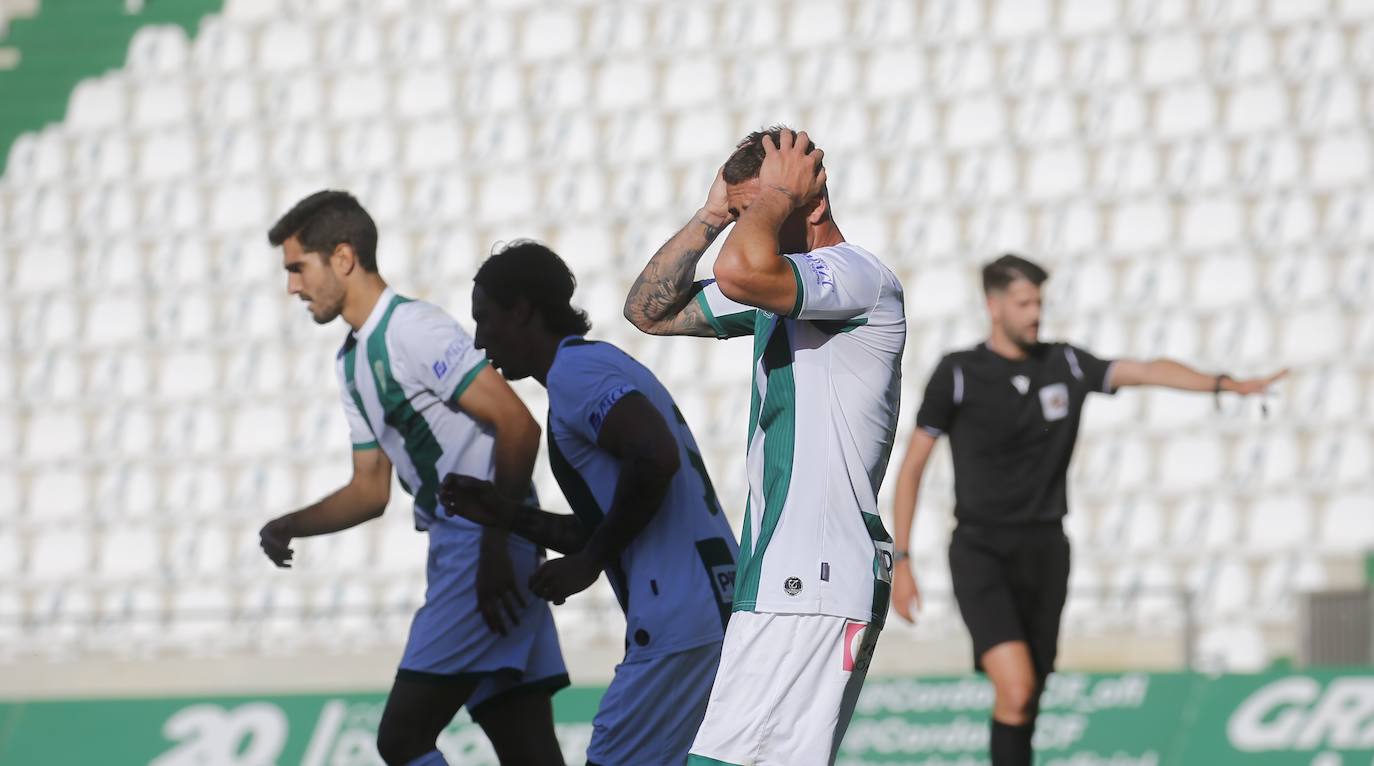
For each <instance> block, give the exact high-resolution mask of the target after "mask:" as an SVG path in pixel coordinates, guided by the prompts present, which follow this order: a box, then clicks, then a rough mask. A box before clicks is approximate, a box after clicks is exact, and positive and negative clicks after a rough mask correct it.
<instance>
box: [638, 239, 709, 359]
mask: <svg viewBox="0 0 1374 766" xmlns="http://www.w3.org/2000/svg"><path fill="white" fill-rule="evenodd" d="M722 228H723V227H721V226H718V225H715V224H713V223H711V222H709V221H707V220H705V219H703V218H701V217H697V218H693V219H692V221H691V222H690V223H688V224H687V225H686V226H684V227H682V230H681V231H679V232H678V233H677V234H675V235H673V237H672V239H669V240H668V241H667V242H665V243H664V244H663V247H660V248H659V249H658V252H656V253H654V257H653V258H650V259H649V263H648V264H646V265H645V266H644V271H642V272H640V274H639V276H638V277H636V278H635V281H634V285H632V286H631V287H630V293H629V295H628V296H626V298H625V318H626V319H628V320H630V323H631V324H633V325H634V326H635V327H637V328H639V329H640V330H642V331H644V332H646V333H650V334H653V335H704V336H710V335H713V334H714V333H713V332H712V331H711V327H710V325H709V324H708V323H707V322H706V317H705V316H704V315H702V313H701V311H700V310H699V309H697V310H695V311H693V309H695V308H696V307H695V305H694V304H692V303H691V300H692V296H693V295H694V294H695V293H694V290H693V288H694V285H695V278H696V269H697V261H699V260H701V256H702V254H703V253H705V252H706V249H707V248H709V247H710V246H711V243H712V242H714V241H715V239H716V237H718V236H720V232H721V229H722Z"/></svg>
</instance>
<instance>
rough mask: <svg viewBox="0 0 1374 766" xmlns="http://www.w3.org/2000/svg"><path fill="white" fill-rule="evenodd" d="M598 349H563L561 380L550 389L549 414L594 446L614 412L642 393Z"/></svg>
mask: <svg viewBox="0 0 1374 766" xmlns="http://www.w3.org/2000/svg"><path fill="white" fill-rule="evenodd" d="M598 346H599V344H595V343H588V344H586V345H580V346H574V347H569V348H566V349H564V351H563V354H565V355H566V357H565V358H564V359H560V360H559V364H558V372H557V376H558V378H557V380H556V381H555V380H552V379H550V381H549V389H548V390H549V411H550V412H552V413H555V416H556V417H557V418H558V419H559V420H560V421H561V422H562V423H563V425H564V427H565V428H567V429H569V430H571V431H572V432H573V433H576V434H577V435H579V436H581V437H582V438H584V439H586V440H587V441H588V442H589V443H591V444H596V441H597V438H598V437H599V436H600V435H601V424H602V423H603V422H605V420H606V415H607V414H608V413H610V411H611V408H612V407H615V405H616V403H617V402H619V401H620V400H621V399H624V398H625V396H626V395H627V394H631V393H635V392H637V391H638V390H639V389H638V387H637V386H635V384H634V381H632V380H630V378H629V377H628V376H626V375H625V373H624V372H623V371H621V370H620V369H618V368H617V366H616V365H614V364H611V363H609V362H608V361H607V360H605V359H603V358H602V357H601V349H600V348H598ZM606 348H612V347H610V346H606Z"/></svg>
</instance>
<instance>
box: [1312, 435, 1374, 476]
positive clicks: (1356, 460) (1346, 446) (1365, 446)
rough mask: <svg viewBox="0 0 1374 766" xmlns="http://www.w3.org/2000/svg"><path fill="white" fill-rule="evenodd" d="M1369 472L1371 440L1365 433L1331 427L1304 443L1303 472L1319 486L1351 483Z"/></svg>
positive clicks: (1373, 453) (1373, 459) (1373, 458)
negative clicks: (1329, 430) (1328, 430)
mask: <svg viewBox="0 0 1374 766" xmlns="http://www.w3.org/2000/svg"><path fill="white" fill-rule="evenodd" d="M1333 425H1334V424H1333ZM1371 471H1374V440H1371V435H1370V433H1368V432H1365V431H1360V430H1358V429H1352V428H1342V429H1340V430H1336V429H1334V428H1333V429H1332V430H1331V432H1329V433H1323V434H1319V435H1318V436H1317V437H1316V439H1315V440H1313V441H1312V442H1310V443H1309V444H1308V447H1307V458H1306V461H1305V462H1304V465H1303V475H1304V476H1306V477H1308V478H1309V479H1310V480H1311V481H1313V482H1316V483H1318V484H1319V485H1321V486H1327V487H1349V486H1354V485H1357V484H1359V483H1360V482H1362V481H1364V480H1365V479H1366V478H1368V476H1369V475H1370V472H1371Z"/></svg>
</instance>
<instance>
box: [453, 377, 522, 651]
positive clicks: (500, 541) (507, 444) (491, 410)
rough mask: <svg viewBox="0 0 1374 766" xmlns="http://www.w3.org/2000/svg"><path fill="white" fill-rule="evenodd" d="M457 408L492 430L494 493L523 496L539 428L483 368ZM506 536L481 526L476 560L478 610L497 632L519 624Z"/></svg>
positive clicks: (519, 604) (505, 386) (502, 382)
mask: <svg viewBox="0 0 1374 766" xmlns="http://www.w3.org/2000/svg"><path fill="white" fill-rule="evenodd" d="M458 408H459V409H461V410H463V411H464V412H466V413H467V414H469V415H471V416H472V417H473V418H474V419H475V420H477V421H478V422H480V423H482V424H483V425H485V426H487V427H488V428H490V429H491V430H492V433H493V434H494V437H495V440H494V444H493V445H492V461H493V462H494V463H495V476H494V481H493V489H494V491H495V492H496V493H497V494H498V495H500V496H501V497H503V498H507V499H509V500H511V501H516V500H518V499H520V498H523V497H525V496H527V495H528V494H529V490H530V477H531V475H532V474H533V473H534V461H535V458H536V457H537V456H538V454H539V433H540V429H539V424H538V423H536V422H535V421H534V418H533V417H531V416H530V412H529V410H528V409H526V407H525V405H524V403H523V402H521V401H520V397H518V396H516V394H515V392H514V391H513V390H511V387H510V385H508V384H507V383H506V381H505V380H502V378H501V376H500V375H499V374H497V372H496V371H495V370H493V369H492V368H491V367H490V366H487V367H484V368H483V369H482V371H481V372H479V373H478V374H477V377H476V378H475V379H474V380H473V381H472V384H471V385H469V386H468V388H467V390H465V391H464V392H463V393H462V395H461V396H459V397H458ZM508 535H509V533H508V532H507V531H506V530H504V529H500V528H498V527H484V528H483V530H482V547H481V556H480V557H479V560H478V564H477V608H478V610H480V611H481V612H482V616H483V618H484V619H485V620H486V622H487V625H488V626H489V627H490V628H491V629H492V630H494V631H496V632H497V633H500V634H502V635H505V633H506V620H509V621H510V623H511V624H515V623H516V622H518V615H519V611H520V609H521V608H523V607H524V606H525V599H524V597H523V596H522V595H521V594H520V587H519V584H518V583H517V582H516V580H515V569H514V567H512V565H511V561H510V550H509V549H508V548H507V547H506V538H507V536H508Z"/></svg>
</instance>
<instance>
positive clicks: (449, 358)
mask: <svg viewBox="0 0 1374 766" xmlns="http://www.w3.org/2000/svg"><path fill="white" fill-rule="evenodd" d="M467 349H468V346H467V343H465V342H464V341H463V339H462V338H459V339H458V340H455V341H454V342H452V343H450V344H448V348H446V349H444V355H443V356H442V357H440V358H439V360H438V361H437V362H435V363H434V364H432V365H430V369H431V370H433V371H434V379H435V380H443V379H444V378H445V377H447V376H448V374H449V373H450V372H453V371H454V370H455V369H457V368H456V367H455V366H454V365H456V364H457V363H458V360H460V359H462V358H463V353H464V352H465V351H467Z"/></svg>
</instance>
